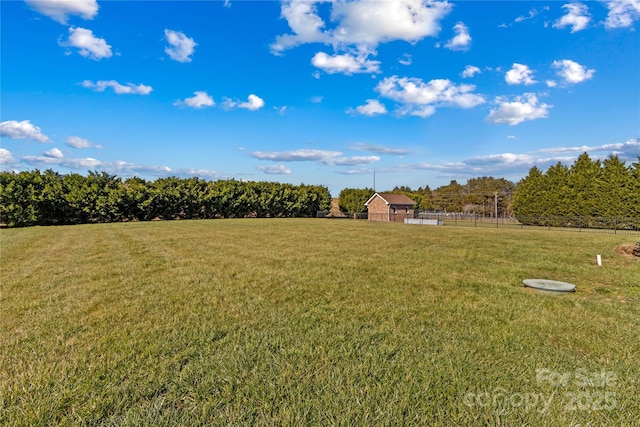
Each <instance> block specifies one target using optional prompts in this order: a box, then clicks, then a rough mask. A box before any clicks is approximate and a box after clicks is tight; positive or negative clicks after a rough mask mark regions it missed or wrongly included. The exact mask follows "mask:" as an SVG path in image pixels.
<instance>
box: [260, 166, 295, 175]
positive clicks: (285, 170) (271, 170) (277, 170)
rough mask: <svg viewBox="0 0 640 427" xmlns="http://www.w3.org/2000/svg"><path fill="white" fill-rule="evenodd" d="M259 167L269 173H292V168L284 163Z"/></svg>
mask: <svg viewBox="0 0 640 427" xmlns="http://www.w3.org/2000/svg"><path fill="white" fill-rule="evenodd" d="M257 169H258V170H261V171H263V172H264V173H266V174H268V175H289V174H290V173H291V169H289V168H288V167H286V166H285V165H282V164H278V165H263V166H258V167H257Z"/></svg>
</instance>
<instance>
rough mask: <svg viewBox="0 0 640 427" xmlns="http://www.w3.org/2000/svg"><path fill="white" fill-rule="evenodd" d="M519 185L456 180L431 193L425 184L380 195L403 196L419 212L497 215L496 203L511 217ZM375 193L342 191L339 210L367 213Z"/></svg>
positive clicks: (497, 180) (496, 180) (484, 179)
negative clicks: (515, 193)
mask: <svg viewBox="0 0 640 427" xmlns="http://www.w3.org/2000/svg"><path fill="white" fill-rule="evenodd" d="M515 188H516V185H515V184H514V183H513V182H511V181H508V180H506V179H504V178H494V177H491V176H490V177H486V176H483V177H478V178H472V179H469V180H468V181H467V183H466V184H459V183H458V182H457V181H455V180H453V181H451V182H450V183H449V184H447V185H443V186H441V187H438V188H436V189H435V190H431V188H430V187H429V186H428V185H426V186H424V187H419V188H418V189H412V188H411V187H408V186H396V187H394V188H393V189H392V190H390V191H381V193H393V194H404V195H406V196H407V197H409V198H410V199H411V200H413V201H414V202H416V210H418V211H424V210H426V211H432V210H435V211H441V212H465V213H475V214H479V215H487V216H495V215H496V212H495V201H496V200H497V201H498V215H499V216H505V215H511V198H512V195H513V193H514V190H515ZM374 193H375V191H374V190H373V189H371V188H363V189H360V188H345V189H344V190H342V191H341V192H340V196H339V198H340V209H341V210H343V211H346V212H349V213H351V214H354V213H361V212H364V211H365V210H366V208H365V206H364V204H365V202H366V201H367V200H369V198H370V197H371V196H372V195H373V194H374Z"/></svg>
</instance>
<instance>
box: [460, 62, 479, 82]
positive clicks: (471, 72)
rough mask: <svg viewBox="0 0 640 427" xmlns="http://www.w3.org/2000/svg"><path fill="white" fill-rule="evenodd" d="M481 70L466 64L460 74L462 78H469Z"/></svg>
mask: <svg viewBox="0 0 640 427" xmlns="http://www.w3.org/2000/svg"><path fill="white" fill-rule="evenodd" d="M481 72H482V71H480V68H478V67H476V66H473V65H467V66H466V67H465V68H464V71H463V72H462V74H460V75H461V76H462V78H465V79H467V78H470V77H473V76H474V75H476V74H480V73H481Z"/></svg>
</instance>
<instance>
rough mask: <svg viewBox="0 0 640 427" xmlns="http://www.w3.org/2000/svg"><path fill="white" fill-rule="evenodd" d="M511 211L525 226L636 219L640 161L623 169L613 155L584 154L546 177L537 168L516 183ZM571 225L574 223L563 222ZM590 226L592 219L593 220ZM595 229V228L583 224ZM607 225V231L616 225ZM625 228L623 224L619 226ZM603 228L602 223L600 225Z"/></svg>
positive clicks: (639, 214) (639, 211) (639, 205)
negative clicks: (597, 158)
mask: <svg viewBox="0 0 640 427" xmlns="http://www.w3.org/2000/svg"><path fill="white" fill-rule="evenodd" d="M513 211H514V213H515V215H516V217H517V218H518V219H519V220H520V221H521V222H523V223H525V224H534V225H549V221H551V219H550V218H552V217H556V219H554V221H560V219H558V218H560V217H562V218H565V219H563V220H562V221H564V222H563V223H562V224H550V225H574V226H577V224H574V223H575V222H576V221H580V219H579V218H582V219H586V218H591V219H593V218H598V217H602V218H604V217H606V218H619V219H621V218H635V219H636V223H637V219H638V218H640V157H639V158H638V162H637V163H633V164H632V165H631V166H627V165H626V164H625V162H623V161H621V160H620V159H619V158H618V157H617V156H610V157H608V158H607V159H606V160H604V161H600V160H592V159H591V158H590V157H589V155H588V154H587V153H583V154H582V155H580V157H578V159H577V160H576V161H575V162H574V163H573V165H572V166H570V167H568V166H565V165H563V164H561V163H559V162H558V163H557V164H556V165H554V166H551V167H550V168H549V169H548V170H547V171H546V173H545V172H542V171H541V170H540V169H538V168H537V167H533V168H531V169H530V170H529V174H528V175H527V176H526V177H525V178H523V179H522V181H520V183H519V184H518V188H517V190H516V192H515V194H514V199H513ZM567 221H570V222H571V221H572V222H573V223H567ZM591 221H594V220H591ZM585 225H587V226H598V224H597V223H594V224H585ZM614 225H615V224H609V225H607V227H610V226H614ZM619 225H623V226H624V224H619ZM603 226H604V224H603Z"/></svg>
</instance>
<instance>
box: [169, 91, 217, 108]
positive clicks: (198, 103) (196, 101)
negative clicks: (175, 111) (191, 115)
mask: <svg viewBox="0 0 640 427" xmlns="http://www.w3.org/2000/svg"><path fill="white" fill-rule="evenodd" d="M173 105H175V106H176V107H191V108H197V109H199V108H204V107H213V106H214V105H216V103H215V101H214V100H213V98H212V97H210V96H209V95H208V94H207V92H204V91H201V90H198V91H195V92H193V96H192V97H191V98H185V99H183V100H182V101H176V102H174V103H173Z"/></svg>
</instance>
